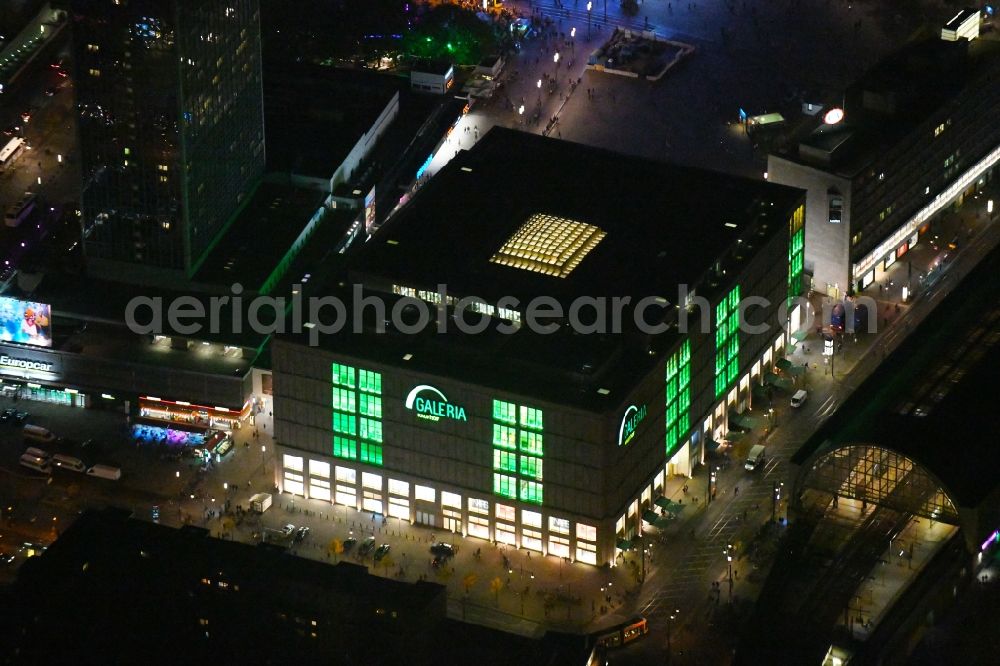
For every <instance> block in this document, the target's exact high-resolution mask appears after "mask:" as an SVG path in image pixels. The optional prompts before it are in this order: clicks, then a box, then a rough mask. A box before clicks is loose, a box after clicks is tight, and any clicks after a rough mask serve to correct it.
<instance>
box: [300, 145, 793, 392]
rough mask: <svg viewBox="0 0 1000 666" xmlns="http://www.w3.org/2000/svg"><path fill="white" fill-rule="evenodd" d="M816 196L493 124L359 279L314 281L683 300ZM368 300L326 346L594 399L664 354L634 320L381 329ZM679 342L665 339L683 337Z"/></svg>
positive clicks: (377, 246) (495, 294)
mask: <svg viewBox="0 0 1000 666" xmlns="http://www.w3.org/2000/svg"><path fill="white" fill-rule="evenodd" d="M803 196H804V193H802V192H801V191H799V190H795V189H792V188H787V187H783V186H779V185H774V184H770V183H767V182H764V181H750V180H746V179H741V178H737V177H733V176H728V175H722V174H716V173H711V172H706V171H701V170H697V169H689V168H684V167H679V166H675V165H670V164H663V163H658V162H652V161H649V160H644V159H640V158H635V157H628V156H623V155H619V154H616V153H612V152H610V151H606V150H602V149H597V148H591V147H588V146H584V145H581V144H575V143H570V142H566V141H557V140H554V139H547V138H543V137H540V136H537V135H532V134H527V133H523V132H516V131H512V130H507V129H502V128H494V129H492V130H491V131H490V132H489V133H487V134H486V135H485V136H484V137H483V138H482V139H481V140H480V142H479V143H478V144H477V146H476V147H475V148H474V149H472V150H471V151H469V152H463V153H460V154H459V155H458V156H457V157H456V158H455V159H453V160H451V162H449V163H448V165H446V166H445V167H444V168H443V169H442V170H441V171H439V172H438V173H437V174H436V175H435V176H434V177H433V178H432V179H431V180H430V181H429V182H428V184H427V185H425V186H423V187H422V188H421V189H420V190H418V192H417V193H416V195H415V196H414V197H413V198H412V199H411V200H410V201H409V202H408V203H407V204H406V205H405V206H404V207H403V208H402V209H400V210H399V212H397V213H396V215H394V216H393V217H392V218H391V219H390V220H389V221H388V222H387V223H386V225H385V226H384V227H383V228H382V229H381V230H380V231H379V232H378V233H377V234H375V236H373V237H372V238H371V239H370V240H369V241H368V242H367V243H365V244H364V245H363V246H362V247H361V249H360V250H358V252H357V253H355V254H354V255H353V256H351V257H349V258H348V278H349V279H348V280H347V281H343V280H342V279H341V281H340V282H339V283H338V284H336V285H326V288H327V290H326V291H323V290H322V286H321V285H316V288H317V289H318V290H319V293H322V294H323V295H337V296H339V297H341V298H342V299H344V300H345V301H346V302H348V303H350V302H351V300H352V296H351V294H350V293H349V290H350V284H348V283H353V284H362V285H364V287H365V290H366V291H367V292H368V293H371V292H373V291H380V292H381V293H382V294H383V295H384V296H385V299H386V301H387V303H389V304H390V305H391V303H392V302H394V301H395V300H396V299H397V298H398V296H395V295H393V294H392V293H391V291H392V289H391V285H392V284H396V285H402V286H406V287H409V288H416V289H425V290H429V291H432V292H433V291H435V290H436V285H438V284H446V285H447V288H448V294H449V295H450V296H454V297H463V296H479V297H482V298H483V299H485V300H486V301H487V302H488V303H494V304H495V303H497V299H499V298H500V297H502V296H513V297H516V298H518V299H519V300H520V302H521V304H522V307H523V306H525V305H526V304H527V302H528V301H529V300H530V299H532V298H534V297H541V296H545V297H554V298H556V299H559V300H560V301H562V302H570V301H572V300H573V299H574V298H576V297H598V296H610V297H614V296H628V297H630V298H631V299H632V303H635V302H636V301H637V300H638V298H639V297H642V296H659V295H662V297H663V298H665V299H666V301H669V303H673V302H675V301H676V300H677V291H678V285H679V284H681V283H687V284H690V285H692V287H693V286H694V285H696V284H698V283H699V281H700V280H701V279H702V278H703V277H705V276H706V275H707V274H708V272H709V270H710V269H711V268H712V267H713V264H714V263H715V262H716V261H718V260H724V258H725V256H726V255H727V252H728V251H729V250H730V249H731V248H732V247H736V246H738V243H737V241H738V239H741V238H744V237H746V238H750V236H751V235H752V234H756V233H757V232H758V231H764V232H765V238H766V237H770V236H771V235H772V234H775V233H780V234H786V233H787V220H788V216H789V215H790V214H791V212H792V210H793V209H794V207H795V206H796V205H798V204H799V202H800V201H801V200H802V197H803ZM765 227H766V228H765ZM758 238H759V237H758ZM726 279H728V278H726ZM718 289H721V286H720V287H718ZM703 295H705V296H706V297H709V298H712V297H714V296H715V294H710V293H704V294H703ZM666 301H665V303H666ZM350 310H351V309H350V308H349V312H350ZM363 312H364V315H365V319H364V320H363V321H362V324H363V326H361V327H360V328H361V329H362V332H361V333H360V334H357V335H355V334H351V333H349V332H344V333H341V334H337V335H328V336H321V337H320V344H321V345H322V346H324V347H326V348H328V349H330V350H333V351H335V352H336V353H338V354H344V355H347V356H352V357H356V358H367V359H371V360H372V361H373V362H378V363H382V364H387V365H392V366H397V367H400V368H406V369H408V370H412V371H419V372H423V373H427V374H430V375H437V376H441V377H450V378H453V379H456V380H458V381H464V382H467V383H469V384H479V385H482V384H486V385H490V386H494V387H496V388H499V389H502V390H507V391H509V392H511V393H513V394H521V395H531V396H534V397H536V398H537V399H539V400H547V401H550V402H553V403H558V404H571V405H576V406H582V407H584V408H587V409H597V410H604V409H607V410H610V409H614V408H617V406H618V405H619V404H620V402H621V401H622V400H624V399H625V396H626V394H627V392H629V391H631V390H632V388H633V387H634V386H635V384H636V383H637V382H638V381H640V379H641V378H642V377H643V376H644V375H645V373H647V372H648V371H649V370H650V369H651V367H652V365H653V364H655V363H656V362H657V358H656V356H655V351H652V352H651V350H650V347H649V345H648V344H644V343H637V342H636V340H635V339H634V337H630V334H629V330H631V329H630V328H629V324H628V323H627V322H626V324H625V326H624V327H623V328H624V329H625V330H624V332H622V333H616V332H613V331H610V332H608V333H606V334H599V333H594V334H577V333H575V332H574V331H573V330H572V329H571V328H570V327H569V326H560V327H559V329H558V331H557V332H555V333H552V334H541V333H534V332H531V331H529V330H528V329H527V327H522V328H521V329H520V330H519V331H518V332H517V333H516V334H514V335H506V334H503V333H501V332H499V331H497V330H496V327H495V326H490V327H488V328H487V329H486V330H485V331H484V332H482V333H480V334H477V335H466V334H464V333H461V332H459V331H457V330H456V327H455V326H454V325H452V326H450V327H449V330H448V332H447V333H439V332H438V331H437V330H436V328H435V327H434V326H428V327H425V328H424V329H423V330H422V331H421V332H419V333H415V334H403V333H400V332H398V331H397V332H391V331H390V332H389V333H387V334H377V333H374V332H373V329H374V323H375V322H374V311H373V310H372V309H370V308H369V309H366V310H364V311H363ZM350 316H352V314H350V313H349V314H348V317H350ZM583 318H584V319H585V318H586V316H584V317H583ZM354 324H355V322H351V326H349V327H348V328H347V331H350V330H352V329H353V328H354ZM287 337H288V338H291V339H293V340H296V341H298V342H300V343H304V342H306V340H307V335H305V334H302V335H291V336H287ZM668 338H670V336H669V335H663V336H658V338H657V340H656V341H655V342H654V343H652V344H653V345H654V346H659V345H667V344H670V343H671V342H670V340H669V339H668ZM404 357H405V360H404Z"/></svg>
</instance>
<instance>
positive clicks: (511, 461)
mask: <svg viewBox="0 0 1000 666" xmlns="http://www.w3.org/2000/svg"><path fill="white" fill-rule="evenodd" d="M542 429H543V417H542V410H541V409H537V408H535V407H529V406H527V405H517V404H515V403H513V402H506V401H503V400H494V401H493V469H494V470H495V473H494V474H493V492H494V493H495V494H496V495H499V496H501V497H506V498H508V499H517V498H520V499H522V500H523V501H526V502H531V503H533V504H541V503H542V484H541V483H540V481H541V480H542V453H543V448H544V447H543V444H542V442H543V439H542V437H543V435H542V432H541V431H542ZM515 450H516V451H517V452H518V453H521V454H530V455H520V456H518V455H517V454H515V453H514V451H515ZM501 472H504V473H501ZM525 484H530V485H525ZM526 498H528V499H526Z"/></svg>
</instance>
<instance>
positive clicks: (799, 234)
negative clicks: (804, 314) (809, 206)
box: [788, 206, 806, 307]
mask: <svg viewBox="0 0 1000 666" xmlns="http://www.w3.org/2000/svg"><path fill="white" fill-rule="evenodd" d="M805 242H806V230H805V209H804V207H802V206H799V207H798V208H796V209H795V212H794V213H792V216H791V217H790V218H788V307H791V305H792V301H793V300H794V299H795V298H796V297H797V296H800V295H801V294H802V268H803V265H804V259H805V258H804V256H803V252H804V249H805Z"/></svg>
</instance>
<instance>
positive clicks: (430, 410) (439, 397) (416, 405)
mask: <svg viewBox="0 0 1000 666" xmlns="http://www.w3.org/2000/svg"><path fill="white" fill-rule="evenodd" d="M406 408H407V409H412V410H413V411H415V412H416V413H417V418H420V419H427V420H428V421H440V420H441V419H442V418H446V419H454V420H455V421H468V419H467V418H466V417H465V408H464V407H459V406H458V405H453V404H451V403H450V402H448V398H446V397H445V396H444V393H441V391H439V390H437V389H436V388H434V387H433V386H429V385H427V384H421V385H420V386H414V387H413V390H412V391H410V393H409V395H407V396H406Z"/></svg>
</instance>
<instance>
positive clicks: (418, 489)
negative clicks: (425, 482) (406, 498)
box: [413, 485, 437, 502]
mask: <svg viewBox="0 0 1000 666" xmlns="http://www.w3.org/2000/svg"><path fill="white" fill-rule="evenodd" d="M413 495H414V497H416V498H417V499H418V500H422V501H424V502H433V501H434V500H435V499H436V498H437V493H435V492H434V489H433V488H431V487H430V486H421V485H415V486H414V487H413Z"/></svg>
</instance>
